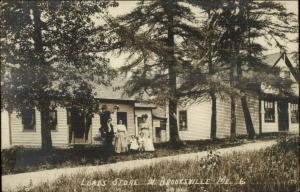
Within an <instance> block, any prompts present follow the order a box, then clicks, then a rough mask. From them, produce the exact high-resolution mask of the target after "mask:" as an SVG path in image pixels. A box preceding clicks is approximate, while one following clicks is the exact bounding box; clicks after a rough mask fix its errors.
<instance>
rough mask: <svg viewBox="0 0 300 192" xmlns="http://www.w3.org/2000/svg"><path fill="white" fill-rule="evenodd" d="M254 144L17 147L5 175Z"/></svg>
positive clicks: (5, 157)
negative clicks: (132, 149) (150, 148)
mask: <svg viewBox="0 0 300 192" xmlns="http://www.w3.org/2000/svg"><path fill="white" fill-rule="evenodd" d="M276 137H278V135H277V134H275V135H264V136H260V138H258V139H260V140H264V139H266V140H268V139H274V138H276ZM247 142H252V141H248V140H246V139H245V138H237V139H235V140H231V139H218V140H216V141H210V140H202V141H190V142H186V145H185V146H183V147H181V148H173V147H172V146H170V145H169V144H168V143H161V144H156V145H155V149H156V150H155V152H151V153H149V152H148V153H147V152H144V153H134V154H133V153H127V154H113V153H111V152H107V151H105V149H104V148H103V146H93V145H84V146H76V147H72V148H67V149H62V148H60V149H59V148H56V149H53V150H52V151H50V152H47V153H46V152H43V151H41V150H40V149H37V148H35V149H34V148H23V147H13V148H11V149H8V150H2V151H1V162H2V163H1V169H2V175H7V174H15V173H23V172H30V171H39V170H46V169H53V168H64V167H77V166H86V165H102V164H107V163H115V162H119V161H127V160H135V159H146V158H154V157H163V156H170V155H176V154H183V153H192V152H199V151H204V150H207V149H208V148H211V147H212V148H224V147H232V146H237V145H240V144H243V143H247Z"/></svg>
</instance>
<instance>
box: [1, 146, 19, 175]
mask: <svg viewBox="0 0 300 192" xmlns="http://www.w3.org/2000/svg"><path fill="white" fill-rule="evenodd" d="M23 151H24V147H22V146H14V147H12V148H9V149H3V150H2V151H1V171H2V174H10V173H13V170H15V168H16V164H17V159H18V157H19V156H20V155H21V153H22V152H23Z"/></svg>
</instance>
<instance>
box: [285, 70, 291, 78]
mask: <svg viewBox="0 0 300 192" xmlns="http://www.w3.org/2000/svg"><path fill="white" fill-rule="evenodd" d="M283 78H285V79H290V78H291V72H289V71H284V72H283Z"/></svg>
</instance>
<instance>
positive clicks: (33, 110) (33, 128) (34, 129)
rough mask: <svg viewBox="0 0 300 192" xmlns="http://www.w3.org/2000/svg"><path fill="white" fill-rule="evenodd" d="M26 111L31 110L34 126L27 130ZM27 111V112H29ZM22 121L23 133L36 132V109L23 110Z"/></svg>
mask: <svg viewBox="0 0 300 192" xmlns="http://www.w3.org/2000/svg"><path fill="white" fill-rule="evenodd" d="M24 110H28V111H29V110H31V112H32V118H33V125H31V126H32V129H27V128H26V129H25V127H26V126H25V124H24V123H25V120H24V112H25V111H24ZM28 111H27V112H28ZM21 121H22V130H23V132H36V111H35V108H28V107H26V108H23V109H22V110H21Z"/></svg>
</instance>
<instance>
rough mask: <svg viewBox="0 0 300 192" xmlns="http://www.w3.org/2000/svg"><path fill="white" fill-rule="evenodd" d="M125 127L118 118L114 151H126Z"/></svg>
mask: <svg viewBox="0 0 300 192" xmlns="http://www.w3.org/2000/svg"><path fill="white" fill-rule="evenodd" d="M126 137H127V128H126V126H125V125H124V124H123V121H122V120H120V121H119V124H118V125H117V129H116V140H115V151H116V153H124V152H127V151H128V146H127V139H126Z"/></svg>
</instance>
